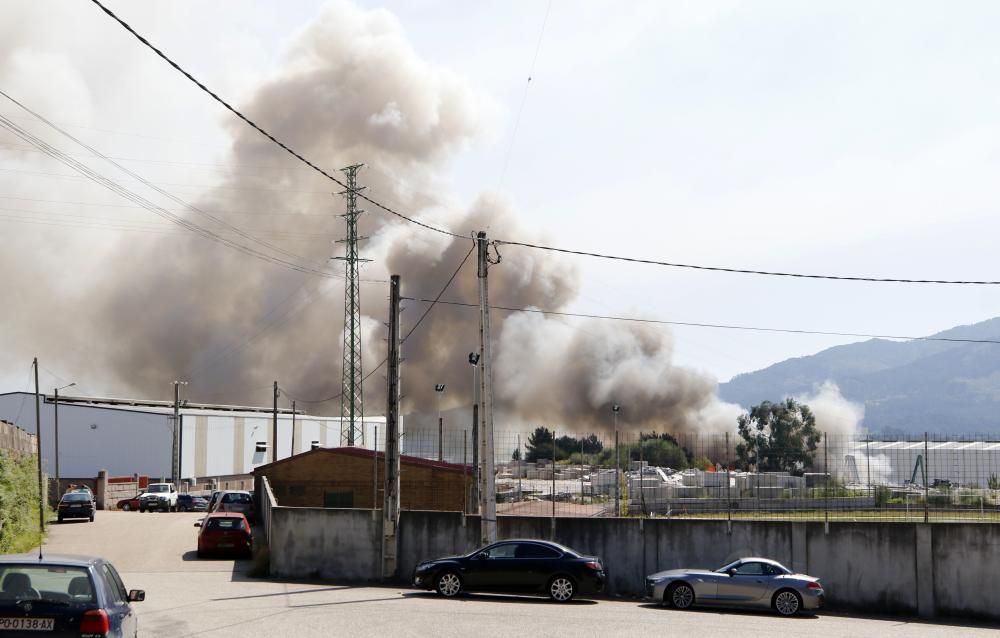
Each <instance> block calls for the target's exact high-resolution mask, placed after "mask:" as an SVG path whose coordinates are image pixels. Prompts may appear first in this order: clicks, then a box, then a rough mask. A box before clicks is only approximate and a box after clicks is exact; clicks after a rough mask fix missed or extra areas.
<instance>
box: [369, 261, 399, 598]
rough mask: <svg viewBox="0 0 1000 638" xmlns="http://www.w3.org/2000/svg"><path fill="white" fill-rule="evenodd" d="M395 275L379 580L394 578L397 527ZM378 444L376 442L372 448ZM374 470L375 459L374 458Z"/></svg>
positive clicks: (392, 282) (394, 279)
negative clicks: (380, 573)
mask: <svg viewBox="0 0 1000 638" xmlns="http://www.w3.org/2000/svg"><path fill="white" fill-rule="evenodd" d="M399 295H400V290H399V275H392V277H390V278H389V356H388V357H387V362H388V368H387V373H388V375H387V378H386V406H385V462H384V467H385V489H384V490H383V493H382V494H383V496H382V497H383V499H384V501H383V504H382V578H383V579H388V578H393V577H395V575H396V528H397V527H398V525H399ZM377 443H378V442H377V441H376V444H377ZM375 463H376V467H377V463H378V456H377V455H375Z"/></svg>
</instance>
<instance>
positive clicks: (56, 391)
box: [52, 381, 76, 497]
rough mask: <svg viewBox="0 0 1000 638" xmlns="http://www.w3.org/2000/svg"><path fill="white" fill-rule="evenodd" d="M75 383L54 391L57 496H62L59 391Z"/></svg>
mask: <svg viewBox="0 0 1000 638" xmlns="http://www.w3.org/2000/svg"><path fill="white" fill-rule="evenodd" d="M75 385H76V382H75V381H74V382H73V383H70V384H69V385H64V386H63V387H61V388H56V389H55V390H54V391H53V392H54V394H55V399H54V401H53V404H52V408H53V411H54V413H55V414H54V420H55V438H56V444H55V448H56V496H57V497H61V496H62V486H61V485H60V484H59V391H60V390H65V389H66V388H72V387H73V386H75Z"/></svg>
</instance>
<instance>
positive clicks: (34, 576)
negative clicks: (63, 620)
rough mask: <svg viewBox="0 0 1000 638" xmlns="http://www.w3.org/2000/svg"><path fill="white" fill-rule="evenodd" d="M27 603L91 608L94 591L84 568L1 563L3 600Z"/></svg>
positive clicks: (0, 595)
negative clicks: (46, 602) (74, 605)
mask: <svg viewBox="0 0 1000 638" xmlns="http://www.w3.org/2000/svg"><path fill="white" fill-rule="evenodd" d="M24 599H42V600H47V601H51V602H60V603H67V604H69V603H81V604H91V603H93V602H94V588H93V585H92V583H91V581H90V576H89V575H88V574H87V569H86V568H85V567H64V566H61V565H19V564H16V563H0V600H3V601H10V600H24Z"/></svg>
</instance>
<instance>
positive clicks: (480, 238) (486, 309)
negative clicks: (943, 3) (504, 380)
mask: <svg viewBox="0 0 1000 638" xmlns="http://www.w3.org/2000/svg"><path fill="white" fill-rule="evenodd" d="M476 247H477V248H478V257H479V269H478V276H479V352H480V353H481V354H482V356H483V361H482V365H483V371H482V374H481V375H480V377H479V396H480V402H481V407H480V419H481V421H480V432H479V436H480V440H481V443H480V452H481V456H482V462H483V469H482V472H481V473H480V486H479V502H480V506H479V515H480V517H481V518H480V540H481V541H482V543H483V544H484V545H485V544H488V543H494V542H496V540H497V499H496V477H495V476H494V469H493V463H494V454H493V362H492V356H491V354H490V350H491V348H490V298H489V287H488V284H487V275H488V272H489V267H490V260H489V256H488V254H487V251H488V250H489V242H488V241H487V240H486V233H485V232H483V231H480V232H478V233H476ZM497 263H499V260H498V261H497Z"/></svg>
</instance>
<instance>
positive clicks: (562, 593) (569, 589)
mask: <svg viewBox="0 0 1000 638" xmlns="http://www.w3.org/2000/svg"><path fill="white" fill-rule="evenodd" d="M575 593H576V585H574V584H573V580H572V579H571V578H570V577H569V576H556V577H555V578H553V579H552V580H550V581H549V598H551V599H552V600H554V601H556V602H557V603H568V602H569V601H571V600H573V595H574V594H575Z"/></svg>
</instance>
